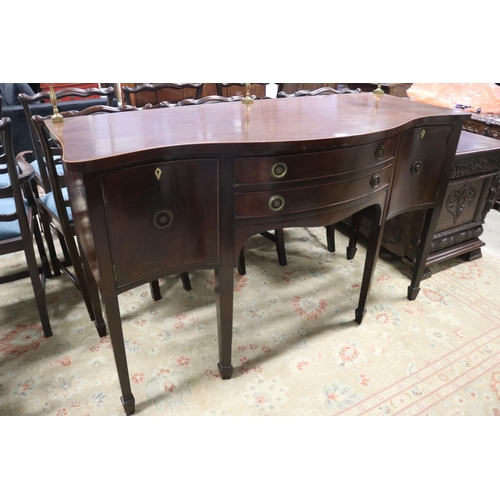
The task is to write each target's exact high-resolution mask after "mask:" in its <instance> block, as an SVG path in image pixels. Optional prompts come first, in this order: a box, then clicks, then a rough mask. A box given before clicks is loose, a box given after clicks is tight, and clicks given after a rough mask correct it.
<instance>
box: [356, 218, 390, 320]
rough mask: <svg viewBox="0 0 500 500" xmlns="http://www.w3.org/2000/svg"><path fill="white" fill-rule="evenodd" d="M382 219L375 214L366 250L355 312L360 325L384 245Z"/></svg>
mask: <svg viewBox="0 0 500 500" xmlns="http://www.w3.org/2000/svg"><path fill="white" fill-rule="evenodd" d="M379 221H380V218H379V217H378V216H377V215H376V214H374V217H373V219H372V222H371V226H370V234H369V236H368V243H367V249H366V258H365V267H364V270H363V280H362V282H361V291H360V294H359V303H358V308H357V309H356V311H355V318H356V322H357V323H358V324H359V325H360V324H361V322H362V321H363V317H364V315H365V313H366V309H365V305H366V300H367V298H368V293H369V292H370V288H371V283H372V279H373V273H374V271H375V265H376V263H377V258H378V254H379V252H380V245H381V243H382V233H383V224H380V223H379Z"/></svg>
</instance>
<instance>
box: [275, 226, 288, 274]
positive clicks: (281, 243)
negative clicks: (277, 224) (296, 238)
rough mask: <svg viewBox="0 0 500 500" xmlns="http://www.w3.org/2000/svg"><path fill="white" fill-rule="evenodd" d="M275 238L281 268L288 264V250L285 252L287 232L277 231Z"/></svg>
mask: <svg viewBox="0 0 500 500" xmlns="http://www.w3.org/2000/svg"><path fill="white" fill-rule="evenodd" d="M274 237H275V238H276V252H277V254H278V262H279V263H280V266H286V265H287V264H288V262H287V260H286V250H285V232H284V231H283V229H275V230H274Z"/></svg>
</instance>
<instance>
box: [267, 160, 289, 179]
mask: <svg viewBox="0 0 500 500" xmlns="http://www.w3.org/2000/svg"><path fill="white" fill-rule="evenodd" d="M287 172H288V167H287V166H286V163H283V162H278V163H275V164H274V165H273V166H272V167H271V177H274V178H275V179H281V178H282V177H285V175H286V173H287Z"/></svg>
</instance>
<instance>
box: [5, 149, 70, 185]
mask: <svg viewBox="0 0 500 500" xmlns="http://www.w3.org/2000/svg"><path fill="white" fill-rule="evenodd" d="M60 160H61V157H60V156H54V162H55V163H56V171H57V175H59V176H63V175H64V167H63V166H62V163H60V162H59V161H60ZM31 164H32V165H33V168H34V169H35V172H36V173H37V174H38V175H40V167H39V166H38V161H37V160H36V159H35V160H33V161H32V162H31ZM0 186H1V184H0Z"/></svg>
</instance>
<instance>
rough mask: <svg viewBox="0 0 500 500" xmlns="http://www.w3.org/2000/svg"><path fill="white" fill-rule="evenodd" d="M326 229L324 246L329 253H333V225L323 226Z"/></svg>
mask: <svg viewBox="0 0 500 500" xmlns="http://www.w3.org/2000/svg"><path fill="white" fill-rule="evenodd" d="M325 229H326V244H327V247H328V251H329V252H332V253H333V252H335V224H330V225H329V226H325Z"/></svg>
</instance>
